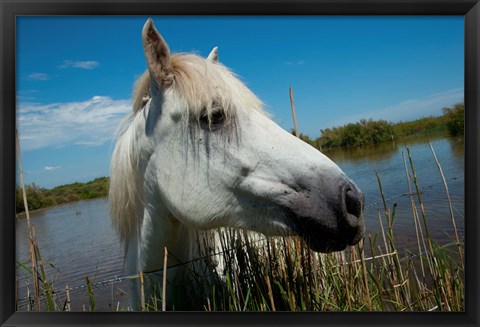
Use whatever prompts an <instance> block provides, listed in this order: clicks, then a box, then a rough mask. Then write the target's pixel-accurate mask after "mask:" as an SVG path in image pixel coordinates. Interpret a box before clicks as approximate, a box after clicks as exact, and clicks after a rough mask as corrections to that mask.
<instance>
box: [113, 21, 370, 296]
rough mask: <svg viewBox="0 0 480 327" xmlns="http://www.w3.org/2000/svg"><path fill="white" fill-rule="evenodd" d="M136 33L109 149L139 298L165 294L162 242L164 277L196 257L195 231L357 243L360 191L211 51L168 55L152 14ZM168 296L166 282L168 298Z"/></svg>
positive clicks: (325, 248) (116, 218) (335, 245)
mask: <svg viewBox="0 0 480 327" xmlns="http://www.w3.org/2000/svg"><path fill="white" fill-rule="evenodd" d="M142 41H143V48H144V52H145V57H146V62H147V67H148V69H147V70H146V72H145V73H144V74H143V75H142V76H141V77H140V78H139V80H138V81H137V83H136V85H135V89H134V96H133V112H132V114H131V115H130V116H129V117H128V118H127V119H126V121H125V122H124V123H123V124H122V131H121V133H120V135H119V137H118V140H117V143H116V146H115V150H114V153H113V157H112V161H111V180H110V193H109V202H110V212H111V217H112V221H113V224H114V226H115V227H116V229H117V232H118V234H119V236H120V238H121V240H122V241H123V242H124V244H125V246H126V251H127V253H126V259H127V266H128V272H129V273H131V274H135V273H138V272H140V271H141V272H146V273H148V272H152V273H151V274H148V275H149V278H148V281H149V282H148V284H146V285H145V287H144V288H145V293H146V294H145V298H147V299H148V298H149V297H150V296H151V295H157V296H161V294H162V293H161V285H162V273H161V272H162V271H163V263H164V249H165V248H167V249H168V253H169V256H168V265H169V266H171V267H174V268H172V269H168V273H167V280H168V285H173V284H174V282H175V280H177V279H178V276H180V275H184V273H185V269H187V268H185V265H181V263H185V262H190V261H192V260H193V259H194V258H195V256H197V255H198V252H199V246H198V245H199V241H198V235H199V231H208V230H212V229H216V228H221V227H233V228H239V229H245V230H251V231H256V232H260V233H263V234H265V235H272V236H288V235H297V236H300V237H301V238H302V239H303V240H304V241H305V242H306V244H307V245H308V246H309V247H310V248H311V249H312V250H314V251H319V252H331V251H339V250H343V249H345V247H346V246H347V245H354V244H356V243H358V242H359V241H360V240H361V239H362V237H363V235H364V230H365V227H364V221H363V206H364V197H363V194H362V193H361V191H360V190H359V189H358V187H357V186H356V185H355V184H354V183H353V182H352V181H351V180H350V179H349V178H348V177H347V176H346V175H345V173H344V172H343V171H342V170H341V169H340V168H339V167H338V166H337V165H336V164H335V163H333V162H332V161H331V160H330V159H329V158H327V157H326V156H325V155H323V154H322V153H321V152H319V151H318V150H316V149H315V148H313V147H311V146H310V145H308V144H306V143H304V142H302V141H301V140H299V139H298V138H296V137H294V136H292V135H291V134H290V133H288V132H286V131H285V130H283V129H282V128H280V127H279V126H278V125H277V124H275V123H274V122H273V121H272V120H271V119H270V118H269V117H268V115H267V114H266V113H265V112H264V111H263V109H262V102H261V101H260V100H259V99H258V98H257V97H256V96H255V95H254V94H253V93H252V92H251V91H250V90H249V89H248V88H247V87H246V86H245V85H244V84H243V83H242V82H241V81H240V80H239V79H238V78H237V77H236V76H235V75H234V74H233V73H232V72H231V71H230V70H229V69H227V68H226V67H225V66H223V65H222V64H220V63H219V62H218V52H217V49H216V48H214V49H213V50H212V52H211V53H210V55H209V56H208V58H206V59H204V58H201V57H199V56H197V55H193V54H170V51H169V48H168V46H167V44H166V42H165V41H164V39H163V38H162V36H161V35H160V34H159V33H158V31H157V30H156V28H155V27H154V24H153V22H152V20H151V19H148V20H147V22H146V23H145V26H144V28H143V31H142ZM155 272H158V273H155ZM135 288H136V296H134V303H135V304H138V303H139V293H138V291H139V285H136V286H135ZM174 292H175V289H174V287H167V303H169V302H170V301H172V300H173V297H174V296H175V295H174Z"/></svg>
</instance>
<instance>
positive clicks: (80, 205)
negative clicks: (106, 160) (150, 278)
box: [16, 138, 464, 311]
mask: <svg viewBox="0 0 480 327" xmlns="http://www.w3.org/2000/svg"><path fill="white" fill-rule="evenodd" d="M428 141H429V140H427V139H416V140H414V141H410V142H408V146H409V147H410V150H411V153H412V157H413V162H414V165H415V170H416V174H417V178H418V183H419V186H420V187H421V188H422V192H421V195H422V200H423V202H424V205H425V212H426V215H427V219H428V224H429V230H430V234H431V235H432V237H433V238H434V239H435V240H436V241H437V242H439V243H440V244H446V243H449V242H451V241H452V240H453V239H454V234H453V227H452V221H451V217H450V211H449V207H448V202H447V196H446V192H445V187H444V185H443V183H442V179H441V176H440V173H439V171H438V168H437V165H436V162H435V159H434V157H433V155H432V152H431V150H430V147H429V145H428ZM431 143H432V145H433V148H434V150H435V152H436V155H437V157H438V160H439V162H440V164H441V165H442V169H443V171H444V174H445V178H446V179H447V181H448V182H447V183H448V188H449V192H450V197H451V199H452V205H453V210H454V215H455V219H456V223H457V228H458V232H459V234H460V237H462V236H463V235H464V143H463V140H455V139H446V138H440V139H436V140H432V141H431ZM402 152H404V153H405V156H406V160H407V163H408V157H407V152H406V148H405V146H404V144H403V143H402V144H398V143H396V144H393V143H389V144H383V145H380V146H375V147H364V148H357V149H338V150H332V151H325V154H326V155H327V156H329V157H331V158H332V159H333V160H334V161H335V162H336V163H337V164H338V165H339V166H340V167H341V168H342V169H343V170H344V171H345V172H346V173H347V175H348V176H350V177H351V178H352V179H353V180H354V181H355V182H356V183H357V185H358V186H359V187H360V188H361V189H362V191H363V192H364V194H365V199H366V212H365V222H366V227H367V235H368V234H370V235H372V238H374V235H375V234H376V233H379V231H380V225H379V222H378V210H379V209H382V211H381V212H382V213H383V203H382V201H381V195H380V191H379V187H378V182H377V177H376V175H375V172H378V174H379V175H380V178H381V182H382V186H383V190H384V194H385V197H386V198H387V206H388V207H389V208H390V209H391V208H392V207H393V205H394V203H396V204H397V207H396V218H395V221H394V230H395V235H396V241H397V243H398V244H399V248H402V249H412V250H413V251H414V250H415V247H416V236H415V227H414V222H413V215H412V205H411V200H410V197H409V196H404V195H403V194H405V195H406V194H408V184H407V179H406V175H405V168H404V164H403V158H402ZM413 187H414V185H413V183H412V188H413ZM31 223H32V225H33V226H34V227H35V231H36V239H37V241H38V245H39V248H40V252H41V255H42V258H43V259H44V261H45V266H46V269H47V276H49V278H53V283H54V288H55V290H56V291H58V296H59V298H61V299H64V298H65V294H64V293H65V285H66V284H68V285H69V287H70V288H73V290H71V291H70V297H71V303H72V310H75V311H79V310H83V306H82V305H85V307H86V309H87V310H88V309H89V298H88V295H87V289H86V287H85V277H86V276H88V278H89V279H90V280H91V281H92V282H99V281H105V280H111V279H114V278H115V277H116V276H125V275H126V272H125V270H124V255H123V247H122V246H121V245H120V244H119V241H118V239H117V237H116V235H115V232H114V230H113V228H112V226H111V224H110V219H109V218H108V209H107V200H106V199H96V200H90V201H82V202H77V203H72V204H67V205H63V206H59V207H55V208H50V209H46V210H42V211H37V212H35V213H32V214H31ZM383 224H384V226H385V225H386V223H385V218H384V217H383ZM16 235H17V242H16V251H17V262H19V263H25V266H26V267H30V264H29V258H30V254H29V247H28V228H27V222H26V219H17V222H16ZM17 277H18V278H19V298H20V300H19V310H21V311H25V310H27V306H28V305H27V300H26V297H27V279H28V278H30V279H31V275H30V274H29V273H27V272H26V270H25V269H23V268H21V267H20V268H18V269H17ZM128 283H129V282H128V280H124V281H121V282H114V283H106V284H105V285H97V286H96V287H94V289H93V293H94V295H95V305H96V310H103V311H106V310H116V309H117V308H118V307H119V308H125V307H126V306H127V305H128V295H127V292H128V290H129V285H128ZM31 289H32V287H31V286H30V290H31Z"/></svg>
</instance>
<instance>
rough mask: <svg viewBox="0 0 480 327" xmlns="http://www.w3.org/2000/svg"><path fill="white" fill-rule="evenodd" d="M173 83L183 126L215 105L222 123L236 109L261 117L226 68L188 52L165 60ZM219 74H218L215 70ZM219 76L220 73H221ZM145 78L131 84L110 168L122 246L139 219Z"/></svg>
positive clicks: (146, 92)
mask: <svg viewBox="0 0 480 327" xmlns="http://www.w3.org/2000/svg"><path fill="white" fill-rule="evenodd" d="M170 62H171V65H172V70H173V76H174V77H173V83H172V85H171V86H169V87H168V89H171V90H172V91H173V92H176V94H177V95H178V96H177V98H178V99H179V101H185V102H186V103H185V105H186V106H187V107H188V108H189V110H186V111H185V115H184V122H185V123H186V124H188V123H189V122H190V118H191V116H193V118H194V119H197V120H198V119H199V118H200V116H201V115H202V114H203V113H204V112H205V111H206V112H207V114H208V116H209V117H210V114H211V112H212V109H213V108H214V106H216V105H220V106H221V107H222V108H223V109H224V112H225V116H226V117H227V119H231V118H232V117H234V114H235V110H234V109H235V108H248V109H250V110H256V111H258V112H260V113H262V114H264V115H267V113H266V112H265V111H263V103H262V102H261V101H260V100H259V99H258V98H257V97H256V95H255V94H254V93H253V92H252V91H250V90H249V89H248V88H247V87H246V86H245V85H244V84H243V83H242V82H241V81H240V80H239V79H238V78H237V77H236V75H235V74H234V73H233V72H231V71H230V70H229V69H228V68H226V67H225V66H223V65H222V64H220V63H213V62H211V61H208V60H205V59H203V58H201V57H199V56H197V55H193V54H174V55H172V56H171V58H170ZM218 70H220V72H219V71H218ZM222 72H223V73H222ZM150 98H151V94H150V74H149V72H148V70H147V71H145V72H144V73H143V74H142V75H141V76H140V77H139V78H138V80H137V81H136V82H135V85H134V89H133V96H132V108H133V110H132V112H131V113H130V114H129V115H128V116H127V117H126V119H125V120H123V121H122V123H121V124H120V125H119V127H118V129H117V133H118V137H117V142H116V145H115V149H114V152H113V155H112V162H111V167H110V190H109V207H110V216H111V219H112V222H113V225H114V226H115V228H116V230H117V233H118V235H119V237H120V239H121V241H122V242H124V243H125V244H126V241H127V240H128V239H129V238H130V237H131V235H132V233H133V232H135V231H136V229H137V228H138V225H139V222H140V221H141V218H142V216H143V211H142V209H143V206H144V202H143V177H142V176H141V174H140V166H141V163H142V162H141V161H142V157H141V156H140V154H141V151H140V150H141V149H139V145H138V144H137V140H136V139H137V138H136V133H137V127H138V126H140V123H139V122H138V121H139V120H140V119H142V117H143V116H144V115H142V114H140V113H142V112H144V111H146V110H154V108H152V109H150V108H149V107H150V104H151V101H149V100H150Z"/></svg>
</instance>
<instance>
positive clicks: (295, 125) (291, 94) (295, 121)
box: [289, 86, 300, 137]
mask: <svg viewBox="0 0 480 327" xmlns="http://www.w3.org/2000/svg"><path fill="white" fill-rule="evenodd" d="M289 93H290V106H291V107H292V116H293V126H294V131H295V136H296V137H300V134H299V133H298V125H297V114H296V112H295V102H294V100H293V88H292V87H291V86H290V88H289Z"/></svg>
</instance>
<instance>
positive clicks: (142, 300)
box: [139, 271, 145, 311]
mask: <svg viewBox="0 0 480 327" xmlns="http://www.w3.org/2000/svg"><path fill="white" fill-rule="evenodd" d="M139 275H140V308H141V310H142V311H145V280H144V279H143V271H140V274H139Z"/></svg>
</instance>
